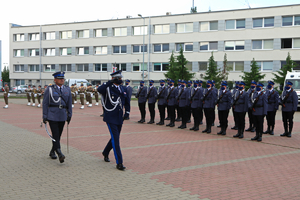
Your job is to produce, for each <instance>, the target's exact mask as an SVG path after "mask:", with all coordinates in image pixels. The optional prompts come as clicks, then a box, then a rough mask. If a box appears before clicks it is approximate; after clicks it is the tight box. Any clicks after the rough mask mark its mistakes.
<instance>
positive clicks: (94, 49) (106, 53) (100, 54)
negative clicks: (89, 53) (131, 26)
mask: <svg viewBox="0 0 300 200" xmlns="http://www.w3.org/2000/svg"><path fill="white" fill-rule="evenodd" d="M97 48H101V53H98V54H97V53H96V49H97ZM103 48H106V53H102V52H103ZM94 55H96V56H98V55H107V46H95V47H94Z"/></svg>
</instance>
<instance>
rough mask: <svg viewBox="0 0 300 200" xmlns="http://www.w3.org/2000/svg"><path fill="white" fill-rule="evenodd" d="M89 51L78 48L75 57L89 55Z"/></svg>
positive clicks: (84, 48)
mask: <svg viewBox="0 0 300 200" xmlns="http://www.w3.org/2000/svg"><path fill="white" fill-rule="evenodd" d="M89 52H90V49H89V47H78V48H77V55H89Z"/></svg>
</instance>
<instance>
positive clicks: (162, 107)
mask: <svg viewBox="0 0 300 200" xmlns="http://www.w3.org/2000/svg"><path fill="white" fill-rule="evenodd" d="M159 82H160V87H159V88H158V94H157V96H156V98H157V101H158V102H157V106H158V110H159V116H160V121H159V122H158V123H156V125H164V124H165V122H164V121H165V114H166V105H167V94H168V88H167V87H165V81H164V80H163V79H161V80H160V81H159Z"/></svg>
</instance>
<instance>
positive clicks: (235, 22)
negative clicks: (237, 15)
mask: <svg viewBox="0 0 300 200" xmlns="http://www.w3.org/2000/svg"><path fill="white" fill-rule="evenodd" d="M239 20H244V21H245V27H244V28H237V27H236V25H237V21H239ZM227 21H234V28H233V29H227V24H226V22H227ZM243 29H246V19H229V20H225V31H228V30H243Z"/></svg>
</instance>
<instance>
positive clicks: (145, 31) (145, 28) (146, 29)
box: [132, 25, 148, 36]
mask: <svg viewBox="0 0 300 200" xmlns="http://www.w3.org/2000/svg"><path fill="white" fill-rule="evenodd" d="M135 28H139V29H140V30H139V31H140V34H135V31H134V29H135ZM143 28H144V30H143ZM142 31H143V32H144V34H142ZM132 35H134V36H136V35H148V26H147V25H145V26H133V27H132Z"/></svg>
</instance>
